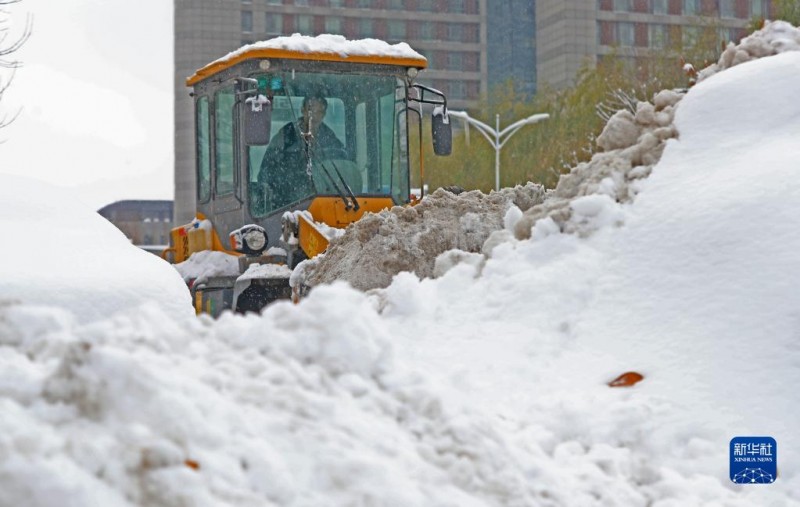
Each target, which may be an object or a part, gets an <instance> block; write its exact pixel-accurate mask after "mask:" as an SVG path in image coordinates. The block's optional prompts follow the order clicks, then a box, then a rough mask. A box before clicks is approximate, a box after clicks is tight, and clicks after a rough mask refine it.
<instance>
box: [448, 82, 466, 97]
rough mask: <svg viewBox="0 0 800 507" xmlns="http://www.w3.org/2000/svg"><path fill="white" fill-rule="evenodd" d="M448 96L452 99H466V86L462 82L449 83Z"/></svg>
mask: <svg viewBox="0 0 800 507" xmlns="http://www.w3.org/2000/svg"><path fill="white" fill-rule="evenodd" d="M449 95H450V98H453V99H465V98H467V85H466V84H465V83H464V82H463V81H451V82H450V93H449Z"/></svg>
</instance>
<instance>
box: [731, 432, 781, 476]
mask: <svg viewBox="0 0 800 507" xmlns="http://www.w3.org/2000/svg"><path fill="white" fill-rule="evenodd" d="M730 456H731V481H733V482H735V483H736V484H772V483H773V482H775V479H776V477H777V476H778V444H777V443H776V442H775V439H774V438H772V437H736V438H734V439H733V440H731V448H730Z"/></svg>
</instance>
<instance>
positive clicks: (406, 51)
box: [186, 33, 428, 86]
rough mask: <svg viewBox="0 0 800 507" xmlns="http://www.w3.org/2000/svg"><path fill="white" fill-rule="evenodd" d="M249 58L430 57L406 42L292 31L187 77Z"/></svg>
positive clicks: (421, 62) (416, 61) (413, 60)
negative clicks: (303, 33)
mask: <svg viewBox="0 0 800 507" xmlns="http://www.w3.org/2000/svg"><path fill="white" fill-rule="evenodd" d="M250 58H293V59H298V60H312V59H313V60H324V61H335V62H345V61H346V62H354V63H377V64H384V65H398V66H406V67H417V68H425V67H427V66H428V60H427V58H425V57H424V56H422V55H421V54H419V53H417V52H416V51H414V50H413V49H411V46H409V45H408V44H406V43H405V42H399V43H397V44H389V43H388V42H386V41H383V40H379V39H358V40H348V39H346V38H345V37H344V36H342V35H332V34H322V35H317V36H316V37H311V36H308V35H300V34H299V33H296V34H293V35H291V36H288V37H276V38H274V39H269V40H265V41H259V42H254V43H253V44H248V45H246V46H242V47H241V48H239V49H237V50H236V51H232V52H230V53H228V54H227V55H225V56H223V57H222V58H220V59H218V60H215V61H213V62H211V63H210V64H208V65H206V66H205V67H203V68H201V69H199V70H198V71H197V72H195V73H194V75H193V76H191V77H189V78H188V79H187V80H186V84H187V86H192V85H194V84H195V83H198V82H200V81H202V80H203V79H205V78H207V77H209V76H212V75H214V74H216V73H218V72H220V71H222V70H225V69H227V68H229V67H231V66H233V65H235V64H237V63H239V62H241V61H244V60H247V59H250Z"/></svg>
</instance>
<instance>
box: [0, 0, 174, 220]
mask: <svg viewBox="0 0 800 507" xmlns="http://www.w3.org/2000/svg"><path fill="white" fill-rule="evenodd" d="M7 10H8V11H9V12H10V14H11V22H12V24H13V28H12V31H13V32H14V33H18V32H19V31H21V29H22V27H23V26H24V24H25V19H26V15H27V14H30V15H31V17H32V19H33V34H32V36H31V38H30V40H29V41H28V42H27V44H26V45H25V46H24V48H23V49H22V50H21V51H20V52H19V53H18V54H17V58H18V59H20V60H22V61H23V63H24V67H23V68H21V69H19V70H18V71H17V74H16V76H15V78H14V81H13V83H12V85H11V88H10V89H9V90H8V91H7V92H6V94H5V95H4V97H3V100H2V102H0V113H4V114H13V113H14V112H15V111H17V110H19V111H20V113H19V117H18V118H17V120H16V121H15V122H14V123H13V124H12V125H11V126H10V127H7V128H5V129H3V130H0V142H1V143H2V144H0V156H1V157H2V164H0V172H2V173H11V174H18V175H27V176H30V177H35V178H39V179H42V180H45V181H48V182H51V183H54V184H56V185H60V186H68V187H73V188H72V189H71V190H73V191H74V195H75V196H76V197H77V198H79V199H80V200H82V201H84V202H85V203H86V204H88V205H89V206H91V207H93V208H99V207H102V206H104V205H106V204H108V203H111V202H114V201H116V200H119V199H137V198H139V199H172V196H173V171H172V152H173V134H172V127H173V110H172V61H173V52H172V47H173V42H172V26H173V25H172V17H173V14H172V2H168V1H165V0H139V1H138V2H136V3H135V4H132V3H130V2H127V1H123V0H59V1H57V2H56V1H53V0H22V1H21V2H20V3H18V4H15V5H12V6H8V7H7Z"/></svg>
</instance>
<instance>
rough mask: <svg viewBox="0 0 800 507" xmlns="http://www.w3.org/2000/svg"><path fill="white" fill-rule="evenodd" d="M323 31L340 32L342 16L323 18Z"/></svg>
mask: <svg viewBox="0 0 800 507" xmlns="http://www.w3.org/2000/svg"><path fill="white" fill-rule="evenodd" d="M325 31H326V32H328V33H342V18H337V17H335V16H329V17H327V18H325Z"/></svg>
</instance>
